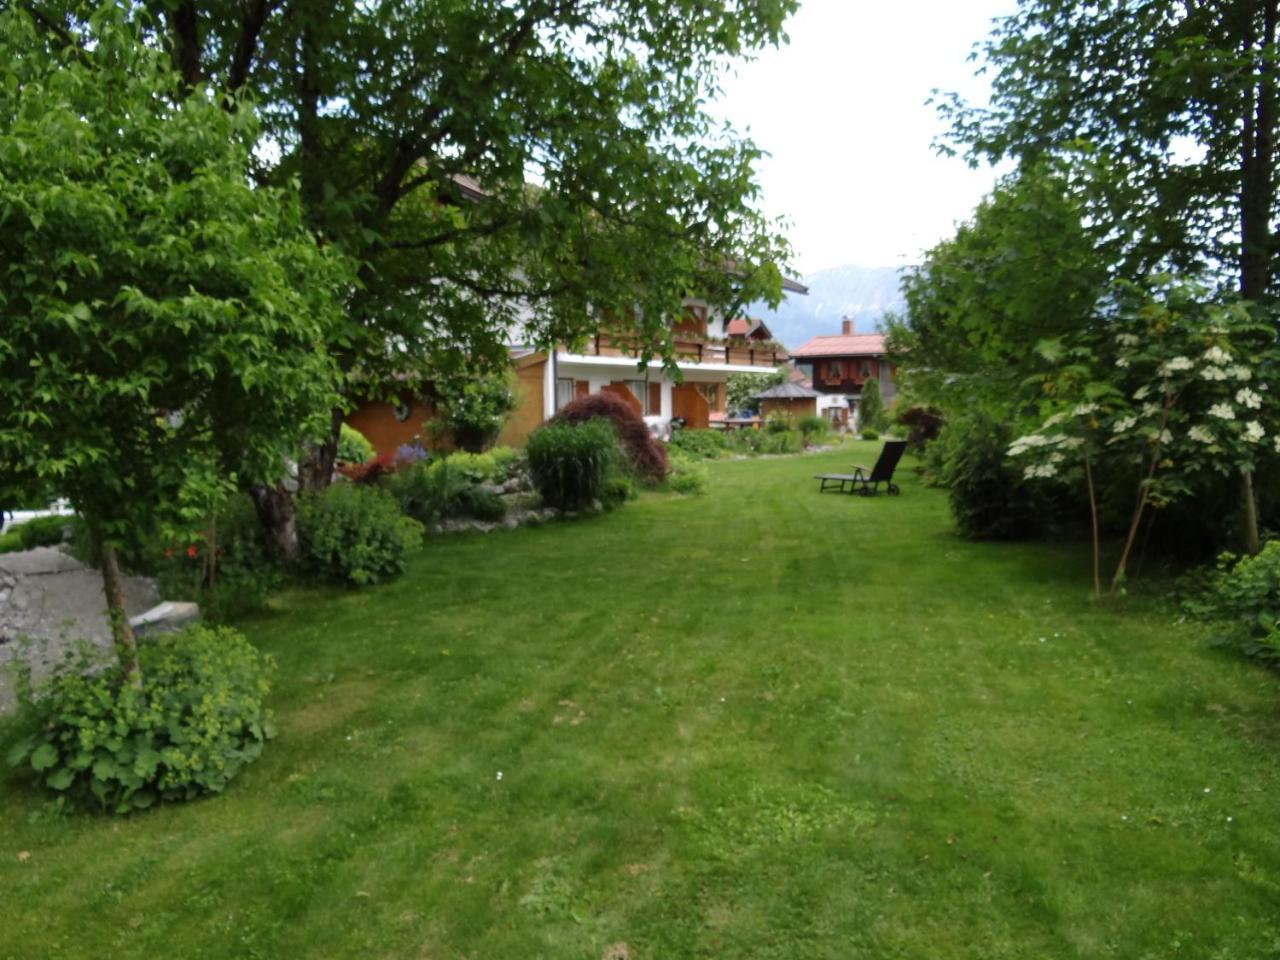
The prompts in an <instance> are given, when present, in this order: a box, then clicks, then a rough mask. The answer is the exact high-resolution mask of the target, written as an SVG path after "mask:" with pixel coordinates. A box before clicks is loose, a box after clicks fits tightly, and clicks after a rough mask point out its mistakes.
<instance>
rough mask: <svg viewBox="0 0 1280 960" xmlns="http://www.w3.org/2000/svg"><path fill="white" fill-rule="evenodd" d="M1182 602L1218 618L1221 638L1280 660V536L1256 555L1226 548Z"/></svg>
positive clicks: (1207, 617) (1249, 651)
mask: <svg viewBox="0 0 1280 960" xmlns="http://www.w3.org/2000/svg"><path fill="white" fill-rule="evenodd" d="M1182 606H1183V609H1184V610H1185V611H1186V612H1187V613H1189V614H1190V615H1191V616H1193V617H1196V618H1198V619H1200V620H1208V621H1212V622H1215V623H1216V624H1217V627H1216V630H1215V634H1214V642H1215V643H1218V644H1220V645H1224V646H1230V647H1233V648H1235V649H1237V650H1240V651H1241V652H1243V653H1245V654H1246V655H1248V656H1251V657H1258V658H1259V659H1263V660H1267V661H1270V662H1271V663H1272V664H1273V665H1280V541H1278V540H1271V541H1268V542H1267V543H1266V544H1264V545H1263V547H1262V550H1261V552H1259V553H1258V554H1257V555H1256V556H1252V557H1249V556H1245V557H1240V556H1236V555H1235V554H1230V553H1224V554H1222V555H1221V556H1220V557H1218V563H1217V567H1216V568H1215V569H1214V570H1213V571H1212V572H1210V573H1208V574H1207V575H1206V576H1204V578H1203V582H1202V583H1201V584H1200V585H1199V586H1198V589H1196V590H1194V592H1192V594H1191V596H1189V597H1188V598H1187V599H1186V600H1184V601H1183V604H1182Z"/></svg>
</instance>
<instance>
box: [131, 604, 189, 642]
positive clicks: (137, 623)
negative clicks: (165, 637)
mask: <svg viewBox="0 0 1280 960" xmlns="http://www.w3.org/2000/svg"><path fill="white" fill-rule="evenodd" d="M199 619H200V605H199V604H197V603H189V602H186V601H173V600H166V601H165V602H164V603H161V604H157V605H156V606H154V607H152V608H151V609H150V610H148V611H147V612H146V613H141V614H139V615H138V616H136V617H133V618H132V619H131V620H130V621H129V626H131V627H133V631H134V633H135V634H137V635H138V636H140V637H143V636H150V635H152V634H157V633H176V632H177V631H179V630H181V629H182V628H183V627H186V626H188V625H189V624H191V623H194V622H195V621H196V620H199Z"/></svg>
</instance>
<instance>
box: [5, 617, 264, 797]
mask: <svg viewBox="0 0 1280 960" xmlns="http://www.w3.org/2000/svg"><path fill="white" fill-rule="evenodd" d="M138 662H139V665H140V670H141V674H142V686H141V687H140V688H138V687H133V686H130V685H129V684H127V683H126V682H124V678H123V677H122V674H121V669H120V668H119V667H118V666H111V667H108V668H107V669H105V670H102V671H99V672H96V673H93V672H88V671H87V670H86V664H84V663H79V662H73V663H70V664H67V665H66V666H65V667H64V668H63V669H61V670H59V671H56V672H55V673H54V674H53V675H52V676H51V677H50V678H49V679H48V680H46V681H43V682H42V683H40V684H39V685H38V686H36V687H34V688H33V687H32V686H31V684H30V682H29V678H24V680H23V683H22V684H21V693H22V708H21V710H22V719H23V721H24V722H25V723H26V724H28V726H29V727H30V728H31V730H32V733H31V734H30V736H28V737H26V738H25V739H23V740H20V741H19V742H18V743H17V744H16V745H15V746H14V748H13V749H12V750H10V752H9V757H8V759H9V763H10V764H11V765H13V766H19V767H25V768H26V769H28V770H30V771H31V772H32V773H33V774H34V775H35V778H36V780H37V781H38V782H40V783H41V784H42V785H43V786H45V787H47V788H48V789H50V790H54V791H56V792H58V793H59V794H62V795H63V796H66V797H69V798H70V799H71V800H72V801H74V802H77V803H81V804H85V805H88V806H93V807H97V808H99V809H102V810H105V811H107V812H110V813H128V812H130V811H132V810H137V809H141V808H143V807H149V806H151V805H152V804H155V803H157V802H160V801H169V800H188V799H191V798H192V797H196V796H199V795H200V794H204V793H218V792H220V791H221V790H223V789H224V788H225V787H226V785H227V784H228V783H229V782H230V781H231V780H232V779H233V778H234V777H235V776H236V774H237V773H239V772H240V770H241V769H242V768H243V767H244V766H245V764H248V763H251V762H252V761H253V760H254V759H256V758H257V756H258V755H259V754H260V753H261V752H262V747H263V744H264V743H265V742H266V740H267V739H268V738H269V737H270V736H271V725H270V714H269V712H268V711H267V709H266V707H265V706H264V705H263V703H264V700H265V699H266V695H267V692H268V690H269V689H270V677H271V673H272V671H273V670H274V664H273V663H272V661H271V658H270V657H265V656H263V655H262V654H260V653H259V652H258V651H257V650H255V649H254V648H253V647H252V646H251V645H250V644H249V642H248V641H247V640H246V639H245V638H244V636H243V635H241V634H240V633H237V632H236V631H234V630H231V629H230V628H227V627H220V628H216V629H215V628H210V627H203V626H197V627H192V628H190V629H188V630H185V631H183V632H182V633H178V634H173V635H171V636H162V637H158V638H156V639H154V640H147V641H146V642H144V643H140V644H139V646H138Z"/></svg>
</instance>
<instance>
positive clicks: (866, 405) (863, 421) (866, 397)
mask: <svg viewBox="0 0 1280 960" xmlns="http://www.w3.org/2000/svg"><path fill="white" fill-rule="evenodd" d="M858 426H859V427H861V428H863V429H862V435H863V436H864V437H865V436H866V435H867V429H866V428H870V429H872V430H874V431H875V432H876V434H877V435H879V434H881V433H884V432H885V431H886V430H887V429H889V414H888V412H887V411H886V410H885V408H884V397H883V396H882V395H881V393H880V381H879V380H877V379H876V378H875V377H868V378H867V382H866V383H864V384H863V385H862V393H861V394H859V396H858Z"/></svg>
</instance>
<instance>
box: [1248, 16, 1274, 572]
mask: <svg viewBox="0 0 1280 960" xmlns="http://www.w3.org/2000/svg"><path fill="white" fill-rule="evenodd" d="M1277 6H1278V0H1265V2H1264V3H1263V4H1262V23H1261V25H1260V26H1261V34H1260V35H1259V34H1258V33H1256V32H1255V30H1257V28H1258V26H1259V25H1258V24H1257V23H1256V22H1254V21H1253V20H1252V16H1251V15H1250V20H1249V22H1248V25H1247V27H1246V32H1245V36H1244V38H1243V47H1244V49H1245V52H1246V54H1247V55H1250V56H1253V57H1254V58H1255V60H1256V62H1257V64H1258V67H1257V83H1256V85H1255V86H1254V88H1253V96H1252V97H1251V98H1250V100H1249V103H1248V105H1247V106H1246V108H1245V115H1244V117H1243V118H1242V119H1243V121H1244V122H1243V124H1242V125H1241V136H1240V295H1241V296H1242V297H1244V299H1246V300H1250V301H1252V302H1253V303H1256V304H1261V303H1265V302H1267V300H1268V288H1269V286H1270V283H1271V273H1272V268H1271V257H1272V247H1273V242H1272V233H1271V217H1272V212H1273V210H1274V208H1275V203H1276V184H1275V123H1276V102H1275V101H1276V88H1275V68H1274V66H1273V65H1272V63H1271V60H1270V58H1271V55H1272V51H1273V49H1274V47H1275V40H1276V21H1277ZM1250 13H1252V11H1250ZM1242 498H1243V506H1244V540H1245V546H1246V549H1247V550H1248V551H1249V552H1250V553H1257V552H1258V549H1259V545H1260V542H1261V539H1260V537H1259V534H1258V512H1257V507H1256V505H1255V503H1254V498H1253V474H1252V473H1246V474H1245V475H1244V482H1243V484H1242Z"/></svg>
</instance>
